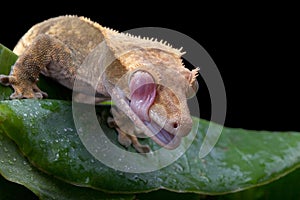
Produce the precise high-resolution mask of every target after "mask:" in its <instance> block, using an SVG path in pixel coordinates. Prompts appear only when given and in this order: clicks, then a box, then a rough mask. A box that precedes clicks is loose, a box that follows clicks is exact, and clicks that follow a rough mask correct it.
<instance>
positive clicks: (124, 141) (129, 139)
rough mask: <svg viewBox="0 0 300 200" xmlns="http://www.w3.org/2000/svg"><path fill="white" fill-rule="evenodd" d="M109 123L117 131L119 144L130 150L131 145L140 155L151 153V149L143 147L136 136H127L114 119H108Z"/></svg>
mask: <svg viewBox="0 0 300 200" xmlns="http://www.w3.org/2000/svg"><path fill="white" fill-rule="evenodd" d="M107 123H108V126H109V127H110V128H115V129H116V130H117V132H118V142H119V143H120V144H121V145H123V146H124V147H126V148H128V147H129V146H130V145H132V146H133V147H134V148H135V150H136V151H137V152H139V153H149V152H150V151H151V149H150V147H149V146H148V145H142V144H141V143H140V142H139V141H138V138H137V137H136V136H135V135H132V134H127V133H125V132H124V131H122V130H121V129H120V128H119V127H118V125H117V124H116V122H115V120H114V119H113V118H112V117H109V118H108V119H107Z"/></svg>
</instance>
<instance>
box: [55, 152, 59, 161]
mask: <svg viewBox="0 0 300 200" xmlns="http://www.w3.org/2000/svg"><path fill="white" fill-rule="evenodd" d="M58 159H59V153H56V154H55V158H54V160H55V161H57V160H58Z"/></svg>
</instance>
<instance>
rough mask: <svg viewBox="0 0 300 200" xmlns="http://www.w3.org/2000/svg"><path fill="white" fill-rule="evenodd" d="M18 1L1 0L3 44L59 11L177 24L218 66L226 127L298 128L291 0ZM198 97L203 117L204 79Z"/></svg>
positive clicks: (138, 23)
mask: <svg viewBox="0 0 300 200" xmlns="http://www.w3.org/2000/svg"><path fill="white" fill-rule="evenodd" d="M22 4H23V5H21V4H20V3H18V2H13V1H12V2H7V4H6V5H3V4H1V5H0V6H1V13H0V27H1V29H0V43H2V44H3V45H5V46H7V47H8V48H11V49H12V48H13V47H14V45H15V44H16V43H17V41H18V39H19V38H20V37H21V36H22V35H23V34H24V33H25V32H26V31H27V30H28V29H29V28H30V27H31V26H32V25H34V24H35V23H38V22H40V21H42V20H45V19H48V18H50V17H55V16H58V15H65V14H75V15H84V16H86V17H89V18H91V19H92V20H93V21H97V22H99V23H100V24H102V25H105V26H107V27H111V28H114V29H116V30H119V31H125V30H127V29H132V28H137V27H147V26H154V27H164V28H169V29H173V30H177V31H179V32H182V33H184V34H186V35H188V36H190V37H191V38H193V39H195V40H196V41H197V42H198V43H199V44H201V45H202V46H203V47H204V48H205V50H206V51H207V52H208V53H209V54H210V56H211V57H212V59H213V60H214V62H215V63H216V65H217V67H218V69H219V71H220V72H221V75H222V78H223V80H224V84H225V89H226V93H227V117H226V122H225V125H226V126H229V127H240V128H245V129H255V130H273V131H291V130H293V131H300V125H299V117H298V115H299V114H300V106H299V102H300V101H299V100H300V97H299V96H298V93H299V72H298V70H297V69H298V68H299V61H298V60H297V58H299V56H298V54H299V49H298V48H299V46H298V41H297V40H298V38H297V37H296V36H299V33H297V30H296V28H297V26H299V20H298V19H297V18H296V15H297V13H296V6H295V5H288V4H284V5H283V4H268V5H262V4H261V3H258V4H232V5H229V4H222V5H221V4H217V3H213V4H212V5H204V4H199V5H196V4H195V3H193V4H192V3H189V2H187V1H186V2H178V3H175V2H173V3H172V2H169V3H166V5H163V2H162V1H161V2H154V1H151V2H148V1H139V2H137V3H129V2H124V1H123V3H119V2H115V1H111V3H109V4H108V3H107V2H105V1H94V2H88V1H81V3H79V2H76V1H60V2H55V1H39V2H37V3H33V4H30V3H29V2H24V3H22ZM5 11H6V12H7V13H4V12H5ZM298 18H299V17H298ZM296 39H297V40H296ZM296 53H297V55H296ZM201 87H202V88H204V89H203V90H201ZM198 97H199V99H202V100H201V107H200V109H201V117H203V118H205V119H209V116H210V115H209V110H210V109H209V106H210V103H209V97H208V93H207V91H206V90H205V85H200V90H199V92H198Z"/></svg>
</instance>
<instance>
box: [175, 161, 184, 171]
mask: <svg viewBox="0 0 300 200" xmlns="http://www.w3.org/2000/svg"><path fill="white" fill-rule="evenodd" d="M173 166H174V168H175V171H176V172H183V167H182V165H180V164H179V163H175V164H174V165H173Z"/></svg>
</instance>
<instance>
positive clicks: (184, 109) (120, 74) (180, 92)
mask: <svg viewBox="0 0 300 200" xmlns="http://www.w3.org/2000/svg"><path fill="white" fill-rule="evenodd" d="M14 52H15V53H16V54H17V55H19V58H18V60H17V62H16V63H15V65H14V66H13V68H12V70H11V73H10V75H9V76H5V75H0V83H2V84H4V85H11V86H12V87H13V88H14V93H13V94H12V95H11V99H16V98H18V99H20V98H43V97H47V94H46V93H45V92H43V91H41V90H40V89H39V88H38V87H37V85H36V83H37V81H38V77H39V74H40V73H42V74H44V75H45V76H49V77H51V78H53V79H55V80H56V81H58V82H59V83H61V84H62V85H64V86H66V87H68V88H70V89H73V90H74V91H76V92H80V93H82V94H84V95H83V96H80V95H78V96H80V97H81V100H83V101H88V100H87V99H88V95H92V96H94V95H95V94H98V96H100V97H101V98H96V100H98V101H99V100H100V101H101V99H107V98H111V99H112V100H113V101H114V103H115V105H116V106H115V107H114V108H113V109H112V114H113V116H114V121H115V124H116V129H117V130H118V132H119V142H120V143H121V144H123V145H125V146H128V145H130V144H133V146H134V147H135V148H136V149H137V151H139V152H148V151H149V148H148V147H147V146H143V145H141V144H139V142H138V141H137V138H136V136H135V134H136V133H139V132H140V133H144V134H146V135H147V136H149V137H151V139H153V140H154V141H155V142H157V143H158V144H159V145H161V146H163V147H165V148H167V149H174V148H176V147H177V146H178V145H179V144H180V140H181V137H183V136H186V135H187V134H188V133H189V132H190V130H191V127H192V119H191V117H190V112H189V109H188V106H187V102H186V99H187V98H188V97H189V96H190V95H191V93H195V90H196V88H197V81H196V76H197V73H198V69H194V70H192V71H190V70H188V69H187V68H185V67H184V66H183V64H182V60H181V56H182V54H183V53H182V52H181V51H180V50H178V49H175V48H172V47H171V46H169V45H166V44H164V43H162V42H158V41H156V40H151V39H141V38H139V37H135V36H131V35H128V34H124V33H119V32H117V31H114V30H111V29H108V28H105V27H102V26H101V25H99V24H98V23H95V22H92V21H90V20H89V19H87V18H84V17H77V16H59V17H55V18H51V19H48V20H46V21H44V22H41V23H39V24H36V25H35V26H33V27H32V28H31V29H30V30H29V31H28V32H27V33H26V34H25V35H24V36H23V37H22V38H21V39H20V41H19V42H18V44H17V45H16V47H15V48H14ZM89 60H92V61H93V62H90V61H89ZM74 83H78V84H75V85H77V86H74ZM86 88H92V94H91V92H87V89H86ZM93 91H94V93H93ZM96 96H97V95H96ZM82 97H84V98H85V99H82ZM94 100H95V99H94Z"/></svg>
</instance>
